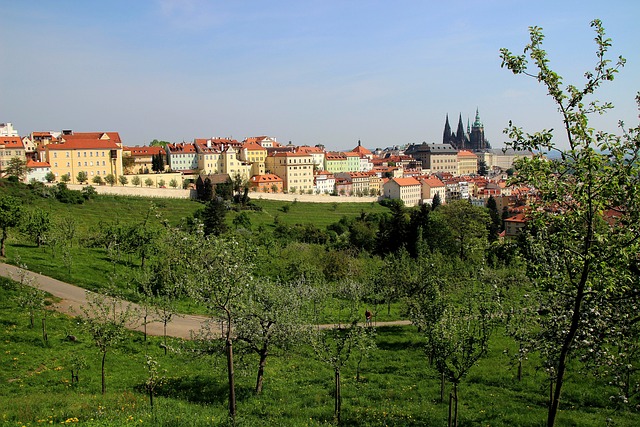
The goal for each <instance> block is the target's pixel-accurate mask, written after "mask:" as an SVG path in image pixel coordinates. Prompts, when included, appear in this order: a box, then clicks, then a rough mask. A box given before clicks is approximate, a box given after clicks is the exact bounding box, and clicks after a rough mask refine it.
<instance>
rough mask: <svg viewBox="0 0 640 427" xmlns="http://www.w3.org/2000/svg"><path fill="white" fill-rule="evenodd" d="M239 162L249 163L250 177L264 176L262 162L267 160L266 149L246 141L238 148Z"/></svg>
mask: <svg viewBox="0 0 640 427" xmlns="http://www.w3.org/2000/svg"><path fill="white" fill-rule="evenodd" d="M239 155H240V160H243V161H245V162H247V163H251V176H256V175H264V174H265V173H264V170H265V169H264V168H265V166H264V162H265V159H266V158H267V149H266V148H264V147H262V146H261V145H260V144H258V143H257V142H253V141H247V142H245V143H244V144H242V147H241V148H240V152H239Z"/></svg>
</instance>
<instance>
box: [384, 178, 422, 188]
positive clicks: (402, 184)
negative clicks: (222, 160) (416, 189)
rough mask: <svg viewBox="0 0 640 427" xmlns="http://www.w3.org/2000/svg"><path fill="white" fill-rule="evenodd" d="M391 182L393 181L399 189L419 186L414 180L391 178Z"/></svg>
mask: <svg viewBox="0 0 640 427" xmlns="http://www.w3.org/2000/svg"><path fill="white" fill-rule="evenodd" d="M391 181H394V182H395V183H396V184H398V185H399V186H400V187H405V186H410V185H420V182H419V181H418V180H417V179H415V178H392V179H391Z"/></svg>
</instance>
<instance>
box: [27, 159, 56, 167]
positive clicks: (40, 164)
mask: <svg viewBox="0 0 640 427" xmlns="http://www.w3.org/2000/svg"><path fill="white" fill-rule="evenodd" d="M27 167H28V168H30V169H36V168H50V167H51V165H50V164H49V163H48V162H34V161H33V160H29V161H27Z"/></svg>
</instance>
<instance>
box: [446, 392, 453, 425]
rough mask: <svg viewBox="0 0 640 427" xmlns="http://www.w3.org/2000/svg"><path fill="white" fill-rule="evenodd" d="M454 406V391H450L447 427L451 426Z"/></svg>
mask: <svg viewBox="0 0 640 427" xmlns="http://www.w3.org/2000/svg"><path fill="white" fill-rule="evenodd" d="M452 408H453V393H449V417H448V418H447V427H451V421H452V420H453V417H452V412H453V411H452V410H451V409H452Z"/></svg>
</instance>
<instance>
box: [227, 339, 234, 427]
mask: <svg viewBox="0 0 640 427" xmlns="http://www.w3.org/2000/svg"><path fill="white" fill-rule="evenodd" d="M227 373H228V375H229V416H230V417H231V418H232V419H234V420H235V418H236V385H235V377H234V373H233V344H232V343H231V337H230V336H227Z"/></svg>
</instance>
